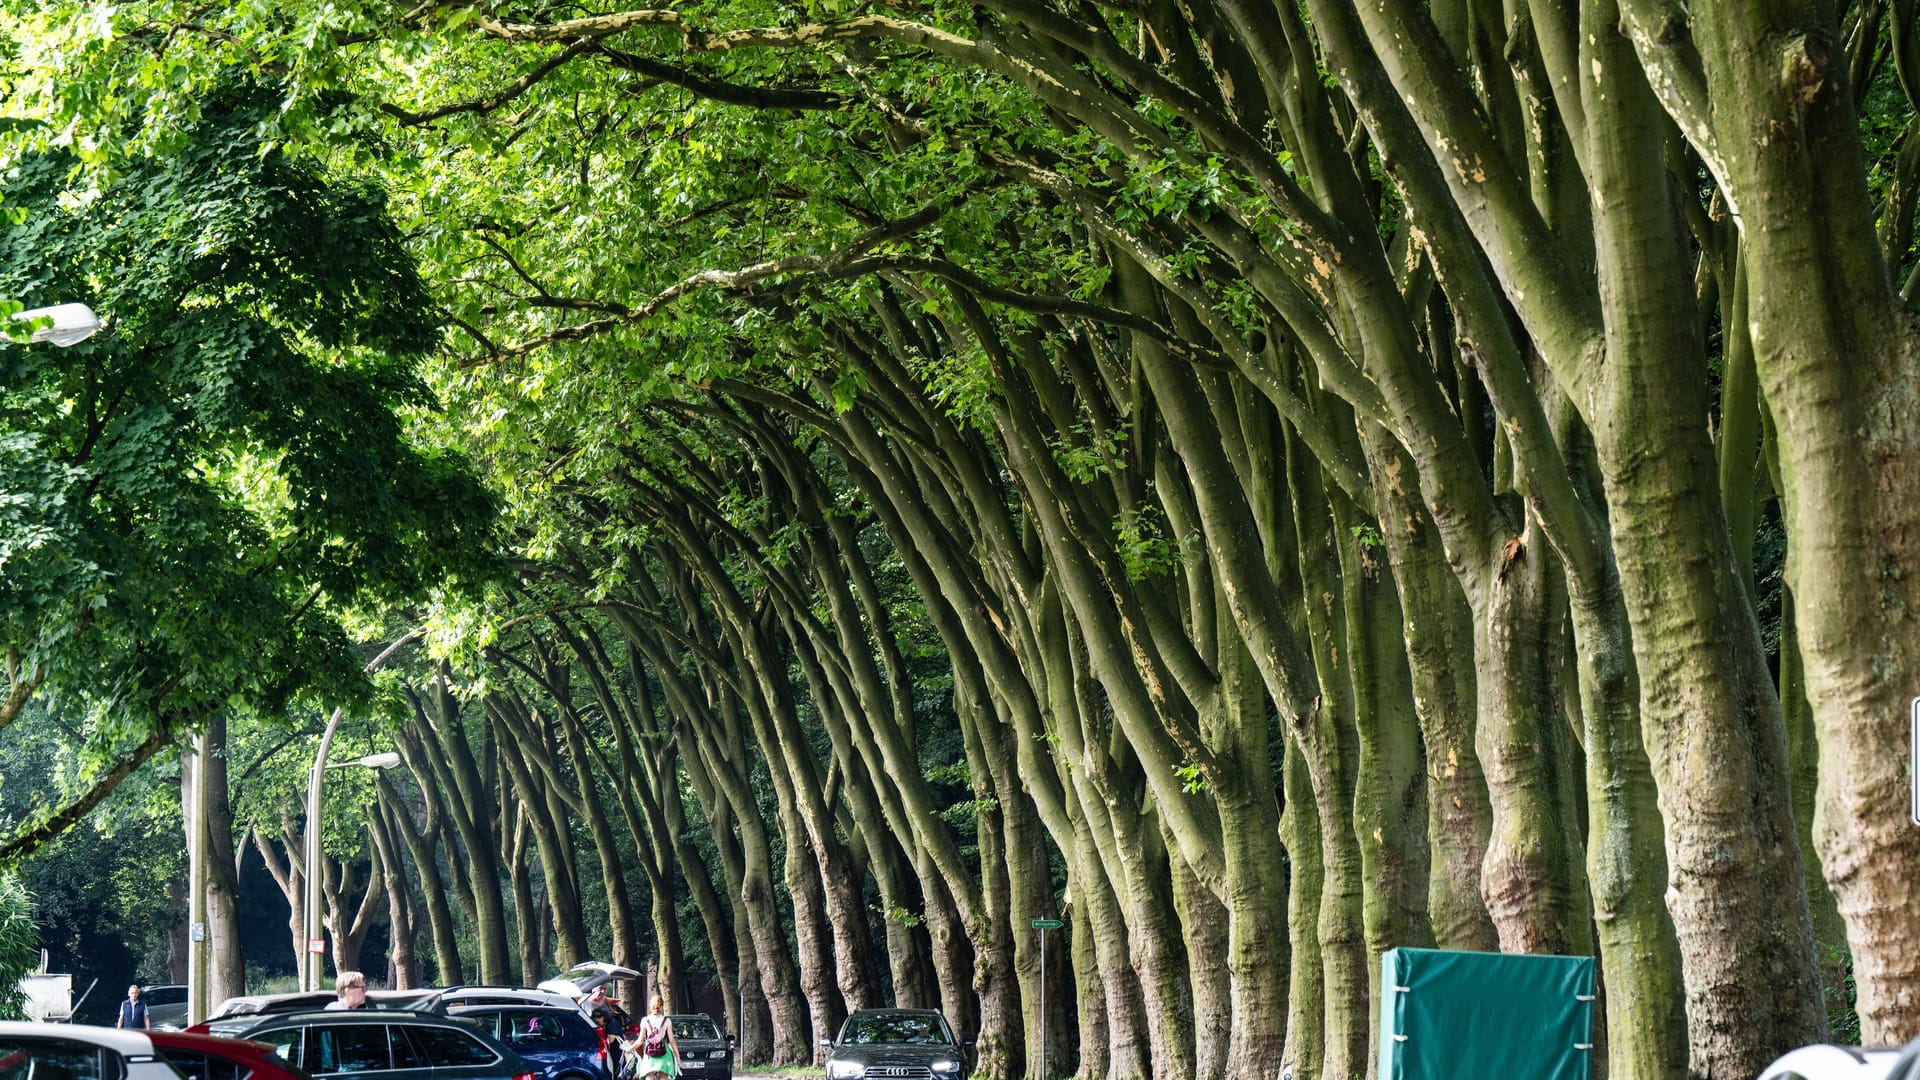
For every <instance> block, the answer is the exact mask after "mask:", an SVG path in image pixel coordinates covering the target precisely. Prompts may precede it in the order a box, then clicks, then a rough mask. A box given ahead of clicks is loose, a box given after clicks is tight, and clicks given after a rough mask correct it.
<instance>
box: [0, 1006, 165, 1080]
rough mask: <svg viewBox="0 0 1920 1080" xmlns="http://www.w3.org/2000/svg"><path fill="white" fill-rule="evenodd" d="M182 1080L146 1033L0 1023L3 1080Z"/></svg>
mask: <svg viewBox="0 0 1920 1080" xmlns="http://www.w3.org/2000/svg"><path fill="white" fill-rule="evenodd" d="M50 1077H59V1078H60V1080H180V1074H179V1073H178V1072H175V1071H174V1068H173V1066H171V1065H169V1064H167V1063H166V1061H165V1060H163V1059H162V1058H161V1057H160V1056H159V1055H158V1054H156V1053H155V1052H154V1049H153V1040H152V1039H149V1038H147V1036H146V1034H145V1033H144V1032H139V1031H122V1030H120V1029H118V1028H105V1027H87V1026H84V1025H80V1024H35V1023H30V1022H27V1021H22V1020H7V1021H0V1080H29V1078H32V1080H40V1078H50Z"/></svg>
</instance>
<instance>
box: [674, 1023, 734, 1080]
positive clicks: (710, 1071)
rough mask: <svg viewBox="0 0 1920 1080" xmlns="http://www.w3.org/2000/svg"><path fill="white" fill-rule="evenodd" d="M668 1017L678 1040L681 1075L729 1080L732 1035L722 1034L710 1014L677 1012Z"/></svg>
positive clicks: (731, 1076)
mask: <svg viewBox="0 0 1920 1080" xmlns="http://www.w3.org/2000/svg"><path fill="white" fill-rule="evenodd" d="M667 1020H668V1021H669V1022H671V1023H672V1024H673V1041H674V1042H676V1043H678V1044H680V1060H679V1062H678V1064H679V1066H680V1075H682V1076H708V1077H716V1076H717V1077H719V1078H720V1080H732V1078H733V1036H731V1035H723V1034H721V1032H720V1025H719V1024H716V1023H714V1022H713V1017H711V1016H708V1015H707V1014H706V1013H691V1014H687V1013H676V1014H674V1015H672V1016H669V1017H667Z"/></svg>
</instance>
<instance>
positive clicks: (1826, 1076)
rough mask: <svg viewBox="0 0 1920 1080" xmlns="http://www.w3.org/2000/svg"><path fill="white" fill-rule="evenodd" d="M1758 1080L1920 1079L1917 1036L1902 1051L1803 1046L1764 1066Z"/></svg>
mask: <svg viewBox="0 0 1920 1080" xmlns="http://www.w3.org/2000/svg"><path fill="white" fill-rule="evenodd" d="M1760 1080H1920V1039H1916V1040H1914V1041H1913V1042H1911V1043H1908V1044H1907V1048H1906V1049H1905V1050H1899V1049H1893V1050H1872V1049H1859V1048H1855V1047H1851V1046H1803V1047H1801V1048H1800V1049H1798V1050H1795V1051H1793V1052H1792V1053H1790V1054H1788V1055H1786V1056H1785V1057H1783V1058H1781V1059H1780V1060H1779V1061H1776V1062H1774V1063H1773V1064H1771V1065H1769V1066H1767V1070H1766V1071H1765V1072H1763V1073H1761V1074H1760Z"/></svg>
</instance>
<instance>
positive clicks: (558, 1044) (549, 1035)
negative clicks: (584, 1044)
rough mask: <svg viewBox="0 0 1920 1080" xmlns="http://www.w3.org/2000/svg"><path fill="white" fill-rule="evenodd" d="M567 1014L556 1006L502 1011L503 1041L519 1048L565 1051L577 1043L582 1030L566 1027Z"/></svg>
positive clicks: (501, 1035)
mask: <svg viewBox="0 0 1920 1080" xmlns="http://www.w3.org/2000/svg"><path fill="white" fill-rule="evenodd" d="M566 1019H567V1018H566V1016H565V1014H563V1013H560V1012H558V1011H556V1010H553V1009H545V1010H536V1009H527V1010H523V1011H515V1012H508V1013H502V1014H500V1041H501V1042H504V1043H506V1044H507V1045H508V1046H511V1047H513V1048H514V1049H515V1050H527V1051H540V1050H563V1049H567V1048H569V1047H572V1046H577V1045H579V1043H580V1042H581V1041H582V1040H581V1038H580V1036H581V1033H580V1032H578V1031H572V1030H569V1029H568V1028H567V1027H566Z"/></svg>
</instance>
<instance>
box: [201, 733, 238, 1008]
mask: <svg viewBox="0 0 1920 1080" xmlns="http://www.w3.org/2000/svg"><path fill="white" fill-rule="evenodd" d="M206 739H207V748H208V750H209V753H208V754H206V755H204V756H203V757H202V758H201V760H203V761H205V762H206V775H205V777H204V782H205V783H206V785H207V790H206V803H205V805H206V808H207V839H206V844H207V846H206V859H207V943H208V948H210V949H211V950H212V955H211V957H210V959H211V960H212V964H211V965H209V976H208V995H207V1002H208V1006H209V1007H210V1008H211V1007H215V1006H218V1005H219V1004H220V1003H221V1002H222V1001H225V1000H226V999H227V998H230V997H234V996H237V995H240V994H244V993H246V992H247V985H246V984H247V957H246V953H245V952H244V951H243V950H242V949H241V947H240V861H239V858H238V857H237V855H236V852H235V850H234V842H233V802H232V796H231V792H230V791H229V790H228V786H227V717H226V714H225V713H223V712H216V713H215V714H214V716H213V719H212V720H210V721H208V725H207V735H206ZM201 780H202V778H201V777H199V776H196V777H194V781H195V782H196V783H199V782H201ZM239 854H244V850H242V851H241V852H240V853H239Z"/></svg>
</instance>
